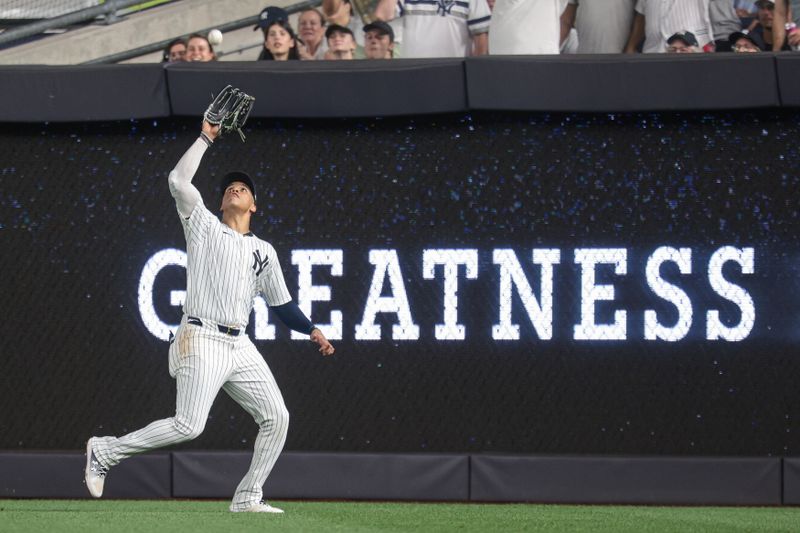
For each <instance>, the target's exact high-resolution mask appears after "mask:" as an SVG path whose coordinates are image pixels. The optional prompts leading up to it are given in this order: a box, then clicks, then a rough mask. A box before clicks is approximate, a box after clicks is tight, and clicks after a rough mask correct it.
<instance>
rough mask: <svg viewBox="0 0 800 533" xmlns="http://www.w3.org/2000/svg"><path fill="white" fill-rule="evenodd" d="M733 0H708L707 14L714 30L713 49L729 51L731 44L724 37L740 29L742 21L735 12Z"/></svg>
mask: <svg viewBox="0 0 800 533" xmlns="http://www.w3.org/2000/svg"><path fill="white" fill-rule="evenodd" d="M734 1H735V0H709V3H708V15H709V18H710V19H711V29H712V31H713V32H714V51H715V52H730V51H731V45H730V42H729V40H728V39H727V38H726V36H727V35H730V34H731V33H733V32H737V31H739V30H741V29H742V21H741V20H740V19H739V15H737V14H736V7H735V6H734Z"/></svg>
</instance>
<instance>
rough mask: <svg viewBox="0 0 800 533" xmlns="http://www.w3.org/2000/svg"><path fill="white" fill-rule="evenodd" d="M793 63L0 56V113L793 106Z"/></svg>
mask: <svg viewBox="0 0 800 533" xmlns="http://www.w3.org/2000/svg"><path fill="white" fill-rule="evenodd" d="M798 65H800V62H798V58H795V57H792V56H789V55H784V54H772V53H762V54H753V55H748V56H747V57H741V54H717V55H709V54H704V55H700V56H697V57H678V58H676V57H672V56H669V55H658V54H655V55H641V56H634V57H631V56H625V55H608V56H601V55H598V56H569V57H564V56H519V57H511V56H492V57H482V58H468V59H466V60H460V59H426V60H411V59H408V60H397V61H388V62H372V61H354V62H348V63H347V64H346V65H343V64H342V62H336V61H334V62H325V63H322V62H321V63H316V62H313V63H310V62H299V61H297V62H289V63H278V62H264V61H260V62H246V63H245V62H225V63H203V64H197V63H185V64H172V65H167V66H164V65H161V64H150V65H141V64H136V65H98V66H58V67H54V66H38V65H32V66H7V67H0V92H1V93H2V94H3V96H4V98H3V99H2V101H0V122H71V121H73V122H74V121H98V120H128V119H136V118H159V117H166V116H170V115H197V114H199V113H201V112H202V111H203V110H205V108H206V106H207V105H208V103H209V102H210V100H211V95H212V94H214V93H216V92H218V91H219V90H220V89H222V87H224V86H225V85H227V84H232V85H236V86H238V87H240V88H242V89H243V90H245V91H247V92H250V93H252V94H253V95H254V96H256V98H257V103H256V105H255V107H254V109H253V116H256V117H294V118H332V117H370V116H373V117H374V116H387V117H388V116H411V115H424V114H431V113H450V112H463V111H470V110H519V111H580V112H625V111H658V110H671V111H679V110H715V109H753V108H765V107H766V108H769V107H776V106H798V105H800V100H798V98H797V96H796V91H794V90H793V88H795V87H797V79H798V77H800V74H798V72H800V68H798ZM779 83H780V92H779V90H778V86H779Z"/></svg>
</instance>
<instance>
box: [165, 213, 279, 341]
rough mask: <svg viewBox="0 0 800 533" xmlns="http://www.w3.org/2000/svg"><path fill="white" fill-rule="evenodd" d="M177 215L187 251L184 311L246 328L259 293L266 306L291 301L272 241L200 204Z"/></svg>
mask: <svg viewBox="0 0 800 533" xmlns="http://www.w3.org/2000/svg"><path fill="white" fill-rule="evenodd" d="M180 218H181V224H182V225H183V232H184V235H185V236H186V254H187V262H186V301H185V303H184V306H183V312H184V314H187V315H191V316H196V317H198V318H204V319H207V320H210V321H212V322H215V323H217V324H222V325H225V326H233V327H237V328H244V327H245V326H246V325H247V323H248V321H249V319H250V311H251V310H252V309H253V300H254V298H255V297H256V296H257V295H258V294H259V293H261V294H263V295H264V298H265V299H266V301H267V304H269V305H270V306H276V305H283V304H285V303H287V302H289V301H291V299H292V298H291V296H290V295H289V291H288V289H287V288H286V281H285V280H284V279H283V272H282V271H281V265H280V262H279V261H278V255H277V254H276V253H275V248H273V247H272V245H271V244H269V243H268V242H266V241H263V240H261V239H259V238H258V237H256V236H254V235H253V234H252V233H248V234H246V235H242V234H240V233H238V232H236V231H234V230H233V229H231V228H229V227H228V226H226V225H225V224H223V223H222V222H221V221H220V220H219V219H218V218H217V217H216V216H214V215H213V214H212V213H211V212H210V211H209V210H208V209H207V208H206V206H205V205H203V203H202V202H197V204H196V205H195V207H194V210H193V211H192V214H191V216H190V217H189V218H184V217H180Z"/></svg>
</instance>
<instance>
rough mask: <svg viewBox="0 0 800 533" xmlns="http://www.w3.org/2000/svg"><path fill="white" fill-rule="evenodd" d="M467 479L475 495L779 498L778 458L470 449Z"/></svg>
mask: <svg viewBox="0 0 800 533" xmlns="http://www.w3.org/2000/svg"><path fill="white" fill-rule="evenodd" d="M470 480H471V494H472V499H473V500H475V501H502V502H506V501H525V502H547V503H623V504H660V505H689V504H691V505H778V504H780V503H781V461H780V459H778V458H753V457H748V458H740V457H588V456H587V457H523V456H516V457H515V456H498V455H475V456H472V467H471V477H470Z"/></svg>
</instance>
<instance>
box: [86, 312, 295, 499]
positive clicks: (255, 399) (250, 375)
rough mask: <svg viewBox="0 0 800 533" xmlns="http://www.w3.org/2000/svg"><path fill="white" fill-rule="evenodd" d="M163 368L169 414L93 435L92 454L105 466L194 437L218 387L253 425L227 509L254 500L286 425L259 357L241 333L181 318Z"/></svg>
mask: <svg viewBox="0 0 800 533" xmlns="http://www.w3.org/2000/svg"><path fill="white" fill-rule="evenodd" d="M169 372H170V375H171V376H172V377H174V378H175V380H176V382H177V402H176V403H177V405H176V409H175V416H174V417H172V418H165V419H162V420H157V421H155V422H153V423H151V424H150V425H148V426H146V427H144V428H142V429H140V430H137V431H134V432H132V433H128V434H127V435H125V436H122V437H119V438H117V437H101V438H96V439H95V440H94V452H95V455H97V457H98V459H99V460H100V461H101V462H102V463H103V464H104V465H105V466H108V467H111V466H114V465H116V464H118V463H119V462H120V461H122V460H123V459H127V458H128V457H130V456H132V455H136V454H139V453H143V452H146V451H149V450H153V449H156V448H161V447H164V446H169V445H172V444H178V443H180V442H185V441H188V440H191V439H194V438H196V437H198V436H199V435H200V434H201V433H202V432H203V428H204V427H205V424H206V420H207V419H208V413H209V411H210V409H211V404H212V403H213V402H214V398H216V396H217V393H218V392H219V389H220V388H221V389H223V390H224V391H225V392H226V393H228V395H229V396H230V397H231V398H233V399H234V400H235V401H236V402H237V403H238V404H239V405H241V406H242V407H243V408H244V410H245V411H247V412H248V413H250V415H252V417H253V418H254V419H255V421H256V423H257V424H258V426H259V431H258V437H256V442H255V450H254V454H253V460H252V462H251V464H250V469H249V470H248V471H247V474H245V476H244V478H243V479H242V481H241V482H240V483H239V486H238V487H237V488H236V493H235V494H234V496H233V501H232V503H231V510H242V509H245V508H247V507H249V506H250V505H253V504H256V503H258V502H260V501H261V497H262V486H263V485H264V482H265V481H266V479H267V477H268V476H269V473H270V472H271V471H272V467H273V466H274V465H275V461H276V460H277V459H278V456H279V455H280V453H281V450H282V449H283V445H284V443H285V442H286V433H287V430H288V427H289V413H288V411H287V410H286V406H285V405H284V403H283V397H282V396H281V392H280V390H279V389H278V385H277V383H276V382H275V378H274V377H273V376H272V372H271V371H270V369H269V366H267V363H266V361H264V358H263V357H262V356H261V354H260V353H258V350H257V349H256V347H255V346H254V345H253V343H252V341H251V340H250V339H249V338H248V337H247V336H246V335H244V334H243V335H241V336H239V337H232V336H229V335H225V334H224V333H220V332H219V331H217V330H216V329H214V328H213V327H211V326H195V325H192V324H187V323H186V317H184V319H183V321H182V323H181V325H180V327H179V328H178V331H177V332H176V336H175V340H174V341H173V342H172V344H171V345H170V349H169Z"/></svg>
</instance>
